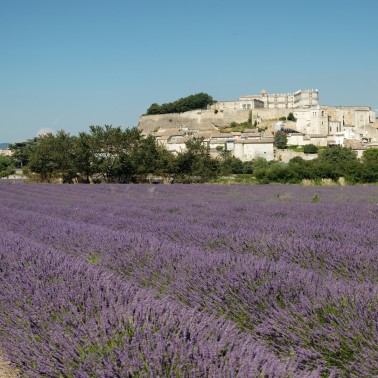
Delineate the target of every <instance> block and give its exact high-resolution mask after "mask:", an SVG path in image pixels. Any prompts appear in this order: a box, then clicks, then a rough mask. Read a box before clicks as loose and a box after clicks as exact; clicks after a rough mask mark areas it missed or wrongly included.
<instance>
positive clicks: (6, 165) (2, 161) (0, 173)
mask: <svg viewBox="0 0 378 378" xmlns="http://www.w3.org/2000/svg"><path fill="white" fill-rule="evenodd" d="M14 164H15V162H14V159H12V158H11V157H9V156H1V155H0V177H8V176H10V175H11V174H13V173H14Z"/></svg>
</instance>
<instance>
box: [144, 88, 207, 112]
mask: <svg viewBox="0 0 378 378" xmlns="http://www.w3.org/2000/svg"><path fill="white" fill-rule="evenodd" d="M213 103H214V99H213V98H212V97H211V96H209V95H208V94H206V93H202V92H201V93H197V94H194V95H191V96H188V97H184V98H180V99H179V100H176V101H174V102H170V103H166V104H162V105H158V104H157V103H153V104H152V105H151V106H150V107H149V108H148V110H147V114H149V115H152V114H167V113H184V112H187V111H189V110H194V109H206V108H207V106H208V105H211V104H213Z"/></svg>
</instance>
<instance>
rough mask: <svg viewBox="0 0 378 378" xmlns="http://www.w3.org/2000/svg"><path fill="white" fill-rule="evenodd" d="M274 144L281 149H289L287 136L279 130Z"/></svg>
mask: <svg viewBox="0 0 378 378" xmlns="http://www.w3.org/2000/svg"><path fill="white" fill-rule="evenodd" d="M273 144H274V146H275V147H277V148H279V149H285V148H286V147H287V135H286V134H285V133H284V132H283V131H282V130H278V131H277V132H276V133H275V135H274V142H273Z"/></svg>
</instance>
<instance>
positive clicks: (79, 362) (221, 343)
mask: <svg viewBox="0 0 378 378" xmlns="http://www.w3.org/2000/svg"><path fill="white" fill-rule="evenodd" d="M314 196H316V198H317V201H313V198H314ZM0 204H1V209H2V214H1V220H0V230H1V237H0V258H1V260H0V261H1V265H0V274H1V275H0V288H2V290H1V292H0V349H1V350H2V352H3V354H4V355H6V356H7V357H8V358H9V359H10V360H11V361H12V362H13V363H14V364H15V365H16V366H17V367H18V368H19V369H20V370H21V371H22V372H23V373H24V374H25V375H26V376H31V377H38V376H48V377H55V376H56V377H59V376H64V377H70V376H72V377H92V376H98V377H114V376H130V377H131V376H133V377H134V376H140V377H144V376H151V377H154V376H166V377H171V376H177V377H185V376H188V377H192V376H198V377H200V376H201V377H202V376H209V377H213V376H225V377H229V376H230V377H232V376H235V377H250V376H259V375H261V376H272V377H274V376H277V377H291V376H300V377H302V376H313V377H318V376H361V377H362V376H374V375H378V362H377V361H378V344H377V342H376V340H378V300H377V298H378V290H377V289H378V285H377V284H378V274H377V273H378V248H377V245H378V223H377V218H378V187H374V186H370V187H368V186H366V187H328V188H326V187H321V188H312V187H299V186H298V187H295V186H293V187H289V188H288V187H285V186H257V187H255V186H206V185H203V186H199V185H198V186H181V185H171V186H158V187H157V186H149V185H138V186H127V185H124V186H122V185H98V186H80V185H76V186H65V185H61V186H53V185H0Z"/></svg>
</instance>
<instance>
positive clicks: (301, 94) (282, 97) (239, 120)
mask: <svg viewBox="0 0 378 378" xmlns="http://www.w3.org/2000/svg"><path fill="white" fill-rule="evenodd" d="M138 128H139V129H140V130H142V132H143V133H144V134H147V135H153V136H154V137H155V138H156V140H157V141H158V142H159V143H160V144H161V145H163V146H165V147H166V148H167V149H168V150H169V151H171V152H176V153H177V152H180V151H183V150H184V149H185V143H186V142H187V141H188V140H190V139H191V138H193V137H198V138H201V137H202V138H204V142H205V143H206V144H207V145H208V146H209V147H210V151H211V153H212V155H213V156H216V155H220V154H222V153H223V152H224V151H229V152H230V153H231V154H232V155H233V156H235V157H237V158H239V159H240V160H242V161H250V160H253V159H256V158H258V157H263V158H265V159H266V160H268V161H270V160H281V161H286V162H287V161H289V160H290V159H291V158H293V157H295V156H301V157H302V158H304V159H313V158H314V157H315V156H314V155H312V154H304V153H300V152H295V148H294V147H295V146H297V147H303V146H305V145H308V144H313V145H315V146H318V147H325V146H334V145H337V146H344V147H350V148H352V149H353V150H354V151H355V152H356V154H357V156H358V157H360V156H362V153H363V151H364V150H366V149H367V148H371V147H378V123H377V120H376V115H375V112H374V111H372V109H371V108H370V107H369V106H336V107H335V106H325V105H320V104H319V93H318V90H316V89H315V90H298V91H296V92H294V93H286V94H271V93H268V92H267V91H265V90H262V91H261V92H260V93H259V94H257V95H249V96H243V97H239V98H238V99H237V100H235V101H220V102H215V103H214V104H212V105H209V106H208V107H207V109H201V110H191V111H187V112H183V113H170V114H156V115H143V116H142V117H140V119H139V125H138ZM278 131H281V132H284V133H285V134H286V136H287V145H288V147H289V148H288V149H285V150H278V149H276V148H274V145H273V142H274V135H275V133H277V132H278ZM290 146H291V147H293V148H290Z"/></svg>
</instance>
